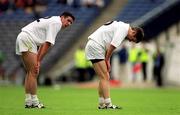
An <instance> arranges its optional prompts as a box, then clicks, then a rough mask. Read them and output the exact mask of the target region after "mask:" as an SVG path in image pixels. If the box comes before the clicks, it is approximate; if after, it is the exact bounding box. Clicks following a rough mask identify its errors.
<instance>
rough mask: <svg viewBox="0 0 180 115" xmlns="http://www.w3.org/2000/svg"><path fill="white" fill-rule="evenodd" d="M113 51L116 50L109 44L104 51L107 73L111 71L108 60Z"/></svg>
mask: <svg viewBox="0 0 180 115" xmlns="http://www.w3.org/2000/svg"><path fill="white" fill-rule="evenodd" d="M115 49H116V47H115V46H113V45H111V44H110V45H109V47H108V48H107V50H106V55H105V62H106V65H107V69H108V71H109V72H110V70H111V65H110V58H111V56H112V53H113V51H114V50H115Z"/></svg>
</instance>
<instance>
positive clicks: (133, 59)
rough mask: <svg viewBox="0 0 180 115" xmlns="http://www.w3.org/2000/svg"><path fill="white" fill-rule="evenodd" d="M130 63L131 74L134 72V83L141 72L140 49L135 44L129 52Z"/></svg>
mask: <svg viewBox="0 0 180 115" xmlns="http://www.w3.org/2000/svg"><path fill="white" fill-rule="evenodd" d="M128 54H129V56H128V61H129V62H130V64H131V72H132V81H133V82H135V81H136V79H137V73H138V72H139V70H140V64H139V55H138V54H139V49H138V48H136V47H135V44H132V47H131V48H130V49H129V52H128Z"/></svg>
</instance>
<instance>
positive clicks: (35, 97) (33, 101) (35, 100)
mask: <svg viewBox="0 0 180 115" xmlns="http://www.w3.org/2000/svg"><path fill="white" fill-rule="evenodd" d="M31 99H32V103H33V105H38V104H39V99H38V97H37V95H31Z"/></svg>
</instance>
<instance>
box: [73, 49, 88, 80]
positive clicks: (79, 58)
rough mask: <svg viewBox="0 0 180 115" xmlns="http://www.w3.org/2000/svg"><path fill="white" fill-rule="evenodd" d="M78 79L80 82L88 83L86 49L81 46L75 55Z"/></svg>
mask: <svg viewBox="0 0 180 115" xmlns="http://www.w3.org/2000/svg"><path fill="white" fill-rule="evenodd" d="M74 61H75V71H76V78H77V81H79V82H84V81H87V79H88V78H87V77H88V76H87V71H86V67H87V61H86V57H85V51H84V47H83V46H80V47H79V48H78V49H77V50H76V51H75V54H74Z"/></svg>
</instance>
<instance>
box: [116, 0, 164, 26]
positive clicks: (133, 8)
mask: <svg viewBox="0 0 180 115" xmlns="http://www.w3.org/2000/svg"><path fill="white" fill-rule="evenodd" d="M163 2H165V0H129V1H128V3H127V5H126V6H125V7H124V9H123V10H122V11H121V12H119V14H118V16H117V17H116V19H117V20H121V21H125V22H128V23H132V22H133V21H135V20H136V19H138V18H140V17H141V16H143V15H144V14H146V13H147V12H149V11H151V10H152V9H154V8H156V7H157V6H159V5H160V4H162V3H163Z"/></svg>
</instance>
